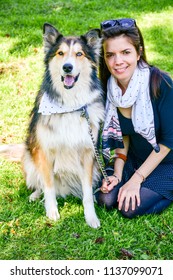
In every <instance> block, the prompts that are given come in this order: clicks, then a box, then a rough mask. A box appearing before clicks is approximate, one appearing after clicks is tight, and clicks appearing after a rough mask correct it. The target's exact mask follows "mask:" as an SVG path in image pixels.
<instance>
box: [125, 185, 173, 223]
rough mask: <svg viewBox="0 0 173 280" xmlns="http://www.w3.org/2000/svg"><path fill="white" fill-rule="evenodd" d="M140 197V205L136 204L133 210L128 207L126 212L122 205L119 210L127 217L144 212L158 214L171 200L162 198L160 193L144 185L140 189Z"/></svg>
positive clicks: (140, 214) (143, 213)
mask: <svg viewBox="0 0 173 280" xmlns="http://www.w3.org/2000/svg"><path fill="white" fill-rule="evenodd" d="M140 198H141V204H140V206H136V209H135V210H132V209H131V207H130V208H129V210H128V211H127V212H126V211H125V210H124V207H123V209H122V210H121V213H122V215H123V216H125V217H127V218H134V217H136V216H142V215H145V214H159V213H161V212H162V211H163V210H164V209H166V208H167V207H168V206H169V205H170V204H171V202H172V201H171V200H169V199H166V198H164V197H163V196H162V195H160V194H158V193H156V192H154V191H152V190H150V189H147V188H144V187H142V188H141V190H140Z"/></svg>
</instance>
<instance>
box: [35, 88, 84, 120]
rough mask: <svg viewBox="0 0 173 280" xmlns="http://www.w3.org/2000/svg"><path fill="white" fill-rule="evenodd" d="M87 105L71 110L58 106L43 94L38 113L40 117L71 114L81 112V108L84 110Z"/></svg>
mask: <svg viewBox="0 0 173 280" xmlns="http://www.w3.org/2000/svg"><path fill="white" fill-rule="evenodd" d="M86 106H87V105H84V106H83V105H82V106H79V107H75V108H71V107H66V106H64V105H61V104H58V103H57V102H55V101H54V100H50V98H49V96H48V94H47V93H46V92H44V94H43V96H42V99H41V102H40V106H39V110H38V113H41V114H42V115H45V116H49V115H51V114H64V113H72V112H75V111H82V110H83V108H86Z"/></svg>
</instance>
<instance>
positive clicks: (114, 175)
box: [112, 174, 120, 183]
mask: <svg viewBox="0 0 173 280" xmlns="http://www.w3.org/2000/svg"><path fill="white" fill-rule="evenodd" d="M112 176H114V177H115V178H116V179H117V180H118V183H120V179H119V178H118V177H117V175H116V174H112Z"/></svg>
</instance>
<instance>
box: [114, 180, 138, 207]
mask: <svg viewBox="0 0 173 280" xmlns="http://www.w3.org/2000/svg"><path fill="white" fill-rule="evenodd" d="M140 186H141V182H137V181H134V180H131V179H130V180H129V181H128V182H127V183H126V184H124V185H123V186H122V187H121V188H120V190H119V193H118V209H119V210H121V209H122V206H123V202H125V205H124V210H125V211H126V212H127V211H128V210H129V207H130V202H131V208H132V210H135V208H136V205H137V206H139V205H140Z"/></svg>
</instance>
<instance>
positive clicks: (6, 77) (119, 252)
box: [0, 0, 173, 260]
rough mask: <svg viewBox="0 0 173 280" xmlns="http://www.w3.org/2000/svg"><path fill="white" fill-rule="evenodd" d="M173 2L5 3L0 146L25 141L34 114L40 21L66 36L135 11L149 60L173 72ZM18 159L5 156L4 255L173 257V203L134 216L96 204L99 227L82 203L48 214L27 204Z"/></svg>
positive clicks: (71, 201)
mask: <svg viewBox="0 0 173 280" xmlns="http://www.w3.org/2000/svg"><path fill="white" fill-rule="evenodd" d="M172 15H173V3H172V0H160V1H159V0H156V1H152V0H148V1H145V0H141V1H133V0H126V1H125V0H119V1H117V0H110V1H105V0H101V1H96V0H95V1H90V0H87V1H82V0H66V1H55V0H43V1H41V0H37V1H33V0H28V1H24V0H20V1H19V0H16V1H14V0H6V1H1V2H0V39H1V44H0V144H8V143H21V142H23V141H24V139H25V133H26V127H27V124H28V116H29V112H30V110H31V108H32V105H33V101H34V98H35V96H36V93H37V90H38V89H39V86H40V83H41V79H42V75H43V71H44V69H43V48H42V26H43V24H44V23H45V22H49V23H51V24H53V25H55V26H56V27H57V28H58V29H59V30H60V31H61V32H62V33H63V34H64V35H69V34H71V35H79V34H84V33H86V32H87V31H88V30H89V29H91V28H98V27H99V24H100V22H101V21H103V20H106V19H110V18H121V17H132V18H135V19H136V20H137V23H138V25H139V27H140V28H141V31H142V32H143V35H144V38H145V44H146V51H147V57H148V60H149V62H150V63H151V64H154V65H156V66H159V67H160V68H161V69H163V70H165V71H168V72H169V73H170V74H171V76H172V77H173V65H172V53H173V49H172V42H173V31H172V26H173V16H172ZM29 195H30V191H28V190H27V189H26V185H25V181H24V178H23V174H22V170H21V166H20V164H17V163H10V162H8V161H6V160H3V159H0V259H1V260H2V259H5V260H14V259H18V260H29V259H33V260H40V259H46V260H52V259H57V260H62V259H66V260H75V259H76V260H91V259H92V260H101V259H105V260H114V259H133V260H157V259H160V260H164V259H169V260H172V259H173V219H172V216H173V206H170V207H169V209H167V210H166V211H165V212H164V213H162V214H161V215H157V216H154V215H153V216H144V217H140V218H137V219H134V220H128V219H125V218H123V217H122V216H121V215H120V214H119V213H118V212H117V211H116V210H114V211H110V212H107V211H106V210H105V209H101V208H99V207H98V206H97V205H96V212H97V214H98V216H99V218H100V220H101V227H100V228H99V229H97V230H95V229H92V228H90V227H88V226H87V225H86V223H85V220H84V214H83V207H82V204H81V201H80V200H79V199H77V198H74V197H68V198H67V199H66V200H64V199H59V210H60V214H61V220H59V221H58V222H51V221H50V220H48V219H47V218H46V217H45V210H44V205H43V202H42V201H40V200H38V201H36V202H33V203H29V202H28V197H29ZM125 250H127V251H125Z"/></svg>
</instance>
